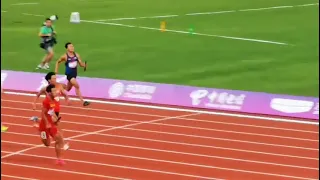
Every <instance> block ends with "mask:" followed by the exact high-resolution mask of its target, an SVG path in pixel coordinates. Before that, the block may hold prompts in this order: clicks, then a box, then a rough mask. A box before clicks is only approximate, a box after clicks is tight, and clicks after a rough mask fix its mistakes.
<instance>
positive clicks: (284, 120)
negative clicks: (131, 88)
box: [4, 91, 319, 126]
mask: <svg viewBox="0 0 320 180" xmlns="http://www.w3.org/2000/svg"><path fill="white" fill-rule="evenodd" d="M4 93H5V94H11V95H20V96H29V97H34V96H36V94H32V93H20V92H10V91H5V92H4ZM41 97H44V96H43V95H42V96H41ZM61 99H63V97H62V98H61ZM70 100H73V101H80V100H79V99H78V98H70ZM87 100H88V101H90V102H94V103H99V104H112V105H118V106H128V107H139V108H146V109H161V110H167V111H177V112H191V113H201V114H210V115H220V116H229V117H238V118H249V119H260V120H268V121H279V122H287V123H297V124H309V125H316V126H319V120H313V121H305V120H293V119H288V118H281V117H267V116H263V115H245V114H241V113H226V112H216V111H213V110H211V111H210V110H196V109H190V108H189V109H187V108H181V107H165V106H162V105H145V104H138V103H128V102H114V101H108V100H96V99H87Z"/></svg>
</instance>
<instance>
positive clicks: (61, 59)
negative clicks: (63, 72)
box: [55, 54, 67, 74]
mask: <svg viewBox="0 0 320 180" xmlns="http://www.w3.org/2000/svg"><path fill="white" fill-rule="evenodd" d="M66 60H67V57H66V55H65V54H64V55H62V56H61V57H60V58H59V59H58V61H57V62H56V69H55V73H56V74H58V70H59V65H60V64H61V63H62V62H65V61H66Z"/></svg>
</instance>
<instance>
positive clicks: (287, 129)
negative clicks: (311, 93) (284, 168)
mask: <svg viewBox="0 0 320 180" xmlns="http://www.w3.org/2000/svg"><path fill="white" fill-rule="evenodd" d="M1 101H3V102H9V103H11V102H12V103H21V104H29V105H30V102H25V101H15V100H9V99H1ZM37 105H41V103H37ZM61 107H63V108H66V109H76V110H86V111H88V110H89V111H91V112H92V111H98V112H108V113H110V112H111V113H117V114H129V115H137V116H149V117H157V118H162V117H167V116H164V115H156V114H147V113H137V112H126V111H116V110H108V109H96V108H89V107H86V108H83V107H78V106H67V105H61ZM64 114H65V115H72V116H79V117H91V116H88V115H81V114H72V113H64ZM105 118H106V119H108V120H114V121H127V122H138V121H135V120H127V119H119V118H108V117H105ZM99 119H100V118H99ZM180 119H182V120H185V121H195V122H204V123H210V124H226V125H235V126H246V127H253V128H262V129H272V130H282V131H294V132H303V133H312V134H319V131H307V130H300V129H292V128H281V127H273V126H264V125H253V124H243V123H230V122H225V121H218V120H217V119H215V120H214V121H212V120H211V121H210V120H204V119H198V118H180Z"/></svg>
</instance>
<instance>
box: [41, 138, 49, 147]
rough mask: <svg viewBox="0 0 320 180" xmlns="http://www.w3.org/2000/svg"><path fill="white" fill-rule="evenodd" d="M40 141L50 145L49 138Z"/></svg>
mask: <svg viewBox="0 0 320 180" xmlns="http://www.w3.org/2000/svg"><path fill="white" fill-rule="evenodd" d="M42 143H43V144H44V145H45V146H47V147H49V146H50V140H49V139H42Z"/></svg>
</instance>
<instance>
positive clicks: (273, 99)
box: [1, 70, 319, 120]
mask: <svg viewBox="0 0 320 180" xmlns="http://www.w3.org/2000/svg"><path fill="white" fill-rule="evenodd" d="M44 75H45V74H42V73H30V72H18V71H7V70H2V71H1V85H2V88H3V89H7V90H14V91H24V92H37V91H39V89H41V87H43V86H46V85H47V82H46V81H45V79H44ZM77 79H78V81H79V83H80V85H81V90H82V94H83V96H84V97H86V98H99V99H107V100H110V99H112V100H120V101H130V102H141V103H152V104H161V105H174V106H181V107H190V108H203V109H208V110H223V111H234V112H240V113H253V114H265V115H275V116H287V117H294V118H304V119H313V120H319V98H318V97H300V96H290V95H278V94H267V93H262V92H247V91H237V90H226V89H214V88H202V87H191V86H180V85H173V84H158V83H147V82H136V81H124V80H115V79H101V78H88V77H78V78H77ZM58 81H59V82H67V81H66V77H65V76H63V75H61V76H58ZM70 95H71V96H74V95H75V93H74V91H71V92H70Z"/></svg>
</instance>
